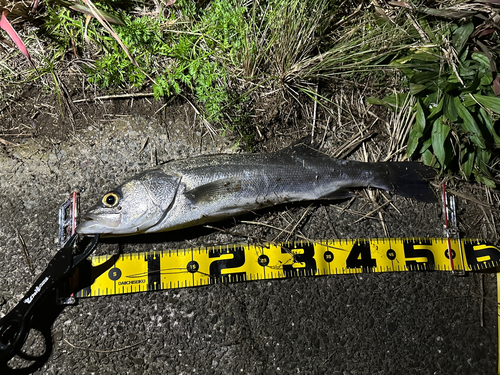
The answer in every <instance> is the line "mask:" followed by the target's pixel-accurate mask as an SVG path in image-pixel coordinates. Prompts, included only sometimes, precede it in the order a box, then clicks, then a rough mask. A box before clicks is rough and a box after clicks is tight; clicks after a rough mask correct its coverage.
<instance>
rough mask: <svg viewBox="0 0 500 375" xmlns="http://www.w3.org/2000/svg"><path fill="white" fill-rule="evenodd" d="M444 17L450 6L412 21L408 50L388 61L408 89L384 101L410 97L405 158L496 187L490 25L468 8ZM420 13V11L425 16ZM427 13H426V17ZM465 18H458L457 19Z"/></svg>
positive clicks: (497, 104)
mask: <svg viewBox="0 0 500 375" xmlns="http://www.w3.org/2000/svg"><path fill="white" fill-rule="evenodd" d="M463 11H464V9H462V12H461V13H458V14H457V19H452V20H451V21H450V20H449V19H446V20H443V19H442V18H435V17H434V16H436V15H437V16H441V17H443V16H449V15H450V14H452V15H453V13H451V9H441V10H433V11H432V12H431V10H429V9H427V8H426V13H427V14H426V15H425V16H423V17H422V14H420V15H419V18H418V19H417V21H416V22H415V23H414V25H415V28H416V30H415V31H418V34H415V33H413V35H418V38H415V40H414V45H413V47H412V48H408V49H406V50H405V51H404V52H402V53H400V54H398V55H397V57H396V58H395V59H393V61H392V62H391V65H392V66H393V67H396V68H398V69H400V70H401V71H402V72H403V74H404V75H405V76H406V78H407V80H406V81H404V82H402V86H405V85H406V87H407V88H408V91H406V92H402V93H397V94H390V95H388V96H387V97H386V98H384V99H383V100H378V99H374V98H371V99H370V102H371V103H376V104H383V105H386V106H388V107H389V108H392V109H394V110H399V108H402V106H401V103H403V102H404V101H407V100H408V96H412V97H414V98H415V100H413V101H412V102H414V103H415V104H414V106H413V111H414V114H415V117H414V118H415V120H414V124H413V128H412V130H411V131H410V134H409V139H408V145H407V155H408V157H415V156H418V157H420V156H421V157H422V159H423V161H424V163H425V164H427V165H429V166H433V167H436V168H438V169H439V170H440V171H441V172H442V173H444V172H450V173H457V172H458V173H460V174H461V175H462V176H463V177H464V178H465V179H470V178H471V177H472V176H474V177H475V179H476V181H478V182H481V183H484V184H485V185H487V186H489V187H495V181H494V173H492V164H493V163H494V159H495V158H496V157H497V155H498V149H499V148H500V136H499V135H498V129H497V127H496V126H495V124H496V123H497V121H498V119H499V115H500V98H498V97H496V95H495V90H494V88H495V87H496V90H497V94H500V81H499V80H498V76H497V73H496V59H497V58H498V46H499V40H498V36H497V32H496V30H495V29H494V25H488V24H486V23H485V22H484V21H483V19H482V18H479V17H477V18H476V17H474V16H475V15H477V14H478V12H475V11H474V9H468V10H467V9H466V12H465V13H463ZM424 14H425V13H424ZM428 14H431V15H432V16H431V17H429V15H428ZM464 15H465V16H467V17H466V18H465V19H464V18H463V16H464Z"/></svg>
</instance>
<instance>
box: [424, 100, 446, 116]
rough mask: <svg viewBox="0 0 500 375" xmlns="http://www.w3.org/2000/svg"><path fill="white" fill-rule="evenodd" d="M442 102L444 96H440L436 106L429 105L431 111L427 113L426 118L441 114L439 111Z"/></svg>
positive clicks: (441, 108)
mask: <svg viewBox="0 0 500 375" xmlns="http://www.w3.org/2000/svg"><path fill="white" fill-rule="evenodd" d="M443 103H444V98H441V100H440V101H439V103H438V104H437V105H436V106H432V107H431V106H429V107H431V113H430V114H429V117H428V119H429V120H431V119H433V118H435V117H436V116H438V115H439V116H440V115H441V111H442V110H443Z"/></svg>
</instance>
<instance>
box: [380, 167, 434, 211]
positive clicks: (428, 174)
mask: <svg viewBox="0 0 500 375" xmlns="http://www.w3.org/2000/svg"><path fill="white" fill-rule="evenodd" d="M381 164H383V165H384V167H385V168H384V169H385V171H384V172H385V173H384V177H383V178H382V180H383V181H380V184H378V183H377V184H375V186H376V187H378V188H380V189H384V190H387V191H391V192H393V193H395V194H398V195H401V196H403V197H410V198H414V199H416V200H418V201H421V202H433V201H435V200H436V197H435V195H434V193H433V191H432V190H431V188H430V187H429V183H428V182H427V181H426V179H431V178H433V177H434V176H435V175H436V172H435V171H434V170H433V169H432V168H430V167H427V166H425V165H423V164H421V163H417V162H392V163H391V162H387V163H381Z"/></svg>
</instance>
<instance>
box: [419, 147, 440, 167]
mask: <svg viewBox="0 0 500 375" xmlns="http://www.w3.org/2000/svg"><path fill="white" fill-rule="evenodd" d="M422 161H423V162H424V164H425V165H428V166H429V167H436V166H437V160H436V158H435V157H434V155H433V154H432V152H430V151H429V150H426V151H425V152H424V153H423V154H422Z"/></svg>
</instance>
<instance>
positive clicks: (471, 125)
mask: <svg viewBox="0 0 500 375" xmlns="http://www.w3.org/2000/svg"><path fill="white" fill-rule="evenodd" d="M455 107H456V109H457V112H458V116H460V118H461V119H462V120H463V122H462V123H461V124H460V127H461V128H462V130H463V131H465V132H466V133H471V137H470V139H471V141H472V142H473V143H474V144H475V145H476V146H478V147H480V148H482V149H485V148H486V144H485V143H484V138H483V134H482V133H481V130H480V129H479V127H478V126H477V123H476V120H474V117H472V115H471V114H470V112H469V110H468V109H467V108H465V107H464V106H463V104H462V102H461V101H460V98H459V97H458V96H457V97H455Z"/></svg>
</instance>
